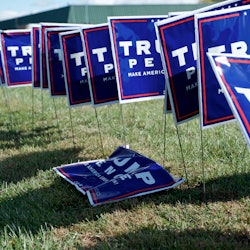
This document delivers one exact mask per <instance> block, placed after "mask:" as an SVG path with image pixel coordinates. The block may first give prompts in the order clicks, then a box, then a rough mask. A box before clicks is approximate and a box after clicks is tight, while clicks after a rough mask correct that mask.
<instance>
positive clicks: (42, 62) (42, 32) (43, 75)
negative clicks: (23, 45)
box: [39, 22, 74, 89]
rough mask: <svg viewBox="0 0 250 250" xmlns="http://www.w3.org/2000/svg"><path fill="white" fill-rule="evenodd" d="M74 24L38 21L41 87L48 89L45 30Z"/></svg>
mask: <svg viewBox="0 0 250 250" xmlns="http://www.w3.org/2000/svg"><path fill="white" fill-rule="evenodd" d="M72 26H74V24H70V23H49V22H41V23H40V37H39V43H40V81H41V88H42V89H49V84H48V68H47V65H46V46H45V30H46V29H48V28H57V27H58V28H62V27H72Z"/></svg>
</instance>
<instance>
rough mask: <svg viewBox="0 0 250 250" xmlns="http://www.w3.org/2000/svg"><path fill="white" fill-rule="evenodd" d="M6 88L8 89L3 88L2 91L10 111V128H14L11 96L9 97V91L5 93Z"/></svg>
mask: <svg viewBox="0 0 250 250" xmlns="http://www.w3.org/2000/svg"><path fill="white" fill-rule="evenodd" d="M5 88H6V87H3V88H2V90H3V95H4V97H5V103H6V106H7V108H8V111H9V112H8V114H9V122H10V127H11V128H13V117H12V111H11V108H10V101H9V95H8V91H5Z"/></svg>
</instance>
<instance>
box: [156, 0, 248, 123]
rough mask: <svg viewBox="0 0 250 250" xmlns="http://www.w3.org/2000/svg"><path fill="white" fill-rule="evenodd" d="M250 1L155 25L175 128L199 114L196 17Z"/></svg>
mask: <svg viewBox="0 0 250 250" xmlns="http://www.w3.org/2000/svg"><path fill="white" fill-rule="evenodd" d="M249 2H250V1H243V0H242V1H224V2H222V3H217V4H214V5H210V6H208V7H205V8H202V9H198V10H195V11H192V12H189V13H187V14H183V15H177V16H174V17H171V18H168V19H165V20H163V21H159V22H156V23H155V26H156V31H157V37H158V40H159V43H160V48H161V56H162V63H163V68H164V70H165V72H166V74H165V76H166V85H167V90H168V91H166V93H167V94H168V95H169V98H170V102H171V108H172V112H173V116H174V121H175V124H176V125H179V124H181V123H183V122H186V121H189V120H191V119H193V118H195V117H197V116H198V115H199V101H198V81H197V67H196V63H197V44H196V42H195V27H194V15H195V14H197V13H202V12H207V11H214V10H217V9H223V8H232V7H235V6H241V5H244V4H247V3H249ZM165 99H166V98H165ZM165 106H166V104H165Z"/></svg>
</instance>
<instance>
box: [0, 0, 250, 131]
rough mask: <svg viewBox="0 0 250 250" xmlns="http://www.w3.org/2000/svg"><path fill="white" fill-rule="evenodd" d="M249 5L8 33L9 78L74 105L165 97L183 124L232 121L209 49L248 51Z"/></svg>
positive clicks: (232, 0)
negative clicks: (62, 98)
mask: <svg viewBox="0 0 250 250" xmlns="http://www.w3.org/2000/svg"><path fill="white" fill-rule="evenodd" d="M249 3H250V0H238V1H236V0H229V1H224V2H221V3H218V4H214V5H210V6H209V7H206V8H202V9H198V10H195V11H193V12H188V13H184V14H179V15H174V16H171V17H170V16H169V17H168V16H167V15H166V16H153V17H152V16H146V17H142V16H133V17H108V20H107V23H106V24H100V25H79V24H58V23H40V24H39V25H38V24H37V25H32V26H31V30H9V31H3V32H2V33H1V38H2V39H1V40H2V44H1V46H2V62H1V63H2V70H3V74H2V76H1V78H2V82H3V83H5V84H6V86H9V87H12V86H17V85H18V86H20V85H27V84H32V86H33V87H34V88H43V89H49V91H50V94H51V96H67V97H68V103H69V106H74V105H85V104H91V103H92V104H93V105H94V106H97V105H107V104H111V103H116V102H118V101H119V102H120V103H128V102H135V101H142V100H153V99H158V98H164V97H165V105H164V106H165V111H166V112H170V111H171V112H172V113H173V117H174V121H175V124H176V125H179V124H181V123H184V122H186V121H188V120H190V119H193V118H195V117H197V116H198V115H200V119H201V127H202V129H205V128H209V127H211V126H214V125H216V124H221V123H225V122H228V121H231V120H233V119H234V118H235V117H234V115H233V113H232V110H231V108H230V106H229V105H228V102H227V100H226V96H225V94H224V92H223V89H222V88H221V86H220V85H219V82H218V79H217V78H216V75H215V73H214V71H213V68H212V66H211V64H210V61H209V58H208V56H207V53H210V54H211V53H232V54H235V55H247V54H249V49H248V45H249V44H250V39H249V35H248V29H247V27H248V26H249V25H250V6H249ZM170 107H171V108H170Z"/></svg>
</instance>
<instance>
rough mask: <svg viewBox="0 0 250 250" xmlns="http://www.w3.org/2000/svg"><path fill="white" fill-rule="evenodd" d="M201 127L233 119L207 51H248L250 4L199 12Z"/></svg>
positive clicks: (241, 52)
mask: <svg viewBox="0 0 250 250" xmlns="http://www.w3.org/2000/svg"><path fill="white" fill-rule="evenodd" d="M196 25H197V31H198V32H197V42H198V43H199V53H198V55H199V57H198V63H197V65H198V67H199V72H200V74H199V82H200V93H199V95H200V107H201V125H202V128H203V129H204V128H209V127H211V126H214V125H218V124H221V123H225V122H228V121H231V120H232V119H234V116H233V114H232V111H231V109H230V107H229V106H228V104H227V101H226V98H225V96H224V94H223V92H222V91H221V87H220V85H219V83H218V81H217V79H216V76H215V74H214V73H213V69H212V67H211V65H210V62H209V60H208V57H207V56H206V53H207V52H214V53H215V52H216V53H233V54H236V55H237V54H241V55H242V54H249V53H250V49H249V48H250V47H249V46H250V37H249V32H248V28H247V27H248V26H249V25H250V6H249V5H248V6H242V7H237V8H232V9H227V10H221V11H216V12H209V13H204V14H199V15H197V16H196Z"/></svg>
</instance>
